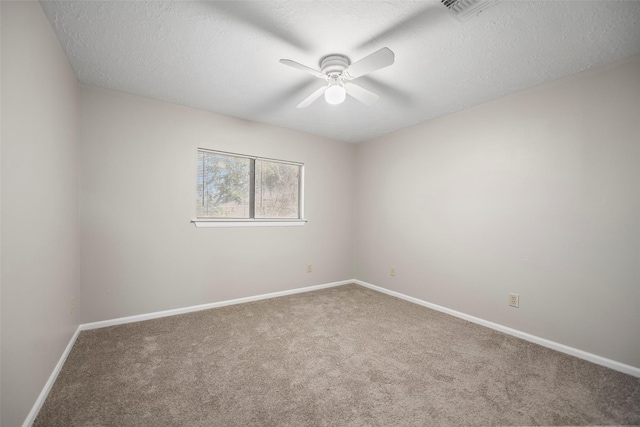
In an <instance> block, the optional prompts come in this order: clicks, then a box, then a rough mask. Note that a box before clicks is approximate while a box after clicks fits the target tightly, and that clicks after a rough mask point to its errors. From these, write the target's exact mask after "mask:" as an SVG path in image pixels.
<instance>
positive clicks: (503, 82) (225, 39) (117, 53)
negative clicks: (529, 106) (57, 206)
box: [41, 0, 640, 142]
mask: <svg viewBox="0 0 640 427" xmlns="http://www.w3.org/2000/svg"><path fill="white" fill-rule="evenodd" d="M41 3H42V5H43V8H44V10H45V13H46V14H47V17H48V18H49V20H50V21H51V24H52V25H53V27H54V29H55V31H56V33H57V35H58V37H59V39H60V41H61V44H62V46H63V47H64V49H65V51H66V53H67V56H68V57H69V60H70V62H71V65H72V67H73V69H74V71H75V73H76V75H77V76H78V80H79V81H80V82H81V83H85V84H90V85H97V86H101V87H105V88H109V89H114V90H119V91H124V92H129V93H133V94H138V95H143V96H147V97H151V98H156V99H160V100H165V101H169V102H173V103H177V104H183V105H188V106H193V107H197V108H201V109H205V110H209V111H214V112H218V113H222V114H227V115H230V116H234V117H239V118H243V119H247V120H253V121H258V122H263V123H269V124H273V125H277V126H282V127H286V128H290V129H296V130H300V131H303V132H307V133H312V134H318V135H324V136H328V137H331V138H335V139H340V140H344V141H350V142H358V141H363V140H366V139H369V138H373V137H376V136H378V135H381V134H384V133H388V132H392V131H395V130H397V129H400V128H403V127H406V126H410V125H413V124H416V123H420V122H423V121H426V120H429V119H432V118H434V117H438V116H441V115H444V114H447V113H450V112H453V111H457V110H460V109H464V108H468V107H470V106H473V105H476V104H479V103H482V102H486V101H489V100H492V99H496V98H499V97H502V96H504V95H507V94H511V93H514V92H517V91H520V90H523V89H526V88H529V87H533V86H536V85H539V84H541V83H545V82H547V81H550V80H554V79H557V78H560V77H562V76H566V75H569V74H573V73H576V72H579V71H582V70H585V69H588V68H591V67H595V66H599V65H603V64H606V63H609V62H612V61H616V60H619V59H622V58H626V57H629V56H632V55H635V54H638V53H640V1H616V0H602V1H503V2H498V3H496V4H495V5H493V6H492V7H490V8H489V9H487V10H485V11H484V12H482V13H481V14H480V15H479V16H476V17H473V18H471V19H469V20H466V21H463V22H461V21H459V20H457V19H455V18H454V17H453V16H452V15H451V14H450V13H449V11H448V10H447V9H446V8H445V7H444V6H443V5H442V4H441V3H440V2H439V1H438V0H431V1H421V2H410V1H314V2H309V1H255V2H248V1H235V2H219V1H194V2H186V1H171V2H162V1H60V2H56V1H43V2H41ZM384 46H386V47H389V48H390V49H391V50H393V51H394V52H395V55H396V61H395V64H393V65H392V66H390V67H387V68H384V69H381V70H378V71H376V72H374V73H372V74H370V75H368V76H364V77H361V78H359V79H357V80H356V81H355V82H357V83H358V84H359V85H361V86H363V87H365V88H366V89H369V90H371V91H373V92H375V93H377V94H378V95H380V100H379V101H378V102H377V103H376V104H374V105H372V106H365V105H363V104H361V103H359V102H358V101H356V100H355V99H353V98H350V97H347V100H346V101H345V102H344V103H343V104H340V105H337V106H333V105H328V104H327V103H326V102H324V100H323V99H322V98H320V99H318V100H317V101H316V102H315V103H313V104H312V105H311V106H309V107H308V108H305V109H297V108H296V105H297V104H298V103H299V102H300V101H301V100H303V99H304V98H305V97H306V96H307V95H309V94H311V93H312V92H313V91H314V90H316V89H317V88H319V87H321V86H322V85H323V84H324V83H323V81H322V80H320V79H317V78H315V77H313V76H312V75H309V74H305V73H302V72H300V71H299V70H296V69H293V68H291V67H287V66H285V65H282V64H280V63H279V62H278V60H279V59H281V58H287V59H292V60H294V61H297V62H300V63H302V64H305V65H307V66H309V67H312V68H316V69H317V68H319V66H318V62H319V60H320V58H321V57H323V56H325V55H327V54H330V53H341V54H344V55H347V56H348V57H349V58H350V59H351V61H352V62H354V61H357V60H358V59H360V58H362V57H364V56H367V55H368V54H370V53H372V52H374V51H376V50H378V49H379V48H381V47H384Z"/></svg>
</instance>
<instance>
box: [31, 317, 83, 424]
mask: <svg viewBox="0 0 640 427" xmlns="http://www.w3.org/2000/svg"><path fill="white" fill-rule="evenodd" d="M79 334H80V327H78V328H77V329H76V331H75V332H74V333H73V336H72V337H71V340H69V344H67V347H66V348H65V349H64V351H63V352H62V356H60V360H58V363H57V364H56V366H55V368H53V372H52V373H51V375H50V376H49V379H48V380H47V382H46V383H45V385H44V388H43V389H42V391H41V392H40V395H39V396H38V398H37V399H36V403H34V404H33V407H32V408H31V411H29V415H27V418H26V419H25V420H24V423H22V427H30V426H31V424H33V422H34V421H35V420H36V417H37V416H38V412H40V408H42V405H43V404H44V401H45V400H46V399H47V396H48V395H49V392H50V391H51V387H53V383H54V382H56V378H58V374H59V373H60V370H61V369H62V366H63V365H64V362H65V361H66V360H67V356H69V353H70V352H71V348H73V344H74V343H75V342H76V338H78V335H79Z"/></svg>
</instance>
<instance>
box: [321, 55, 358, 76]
mask: <svg viewBox="0 0 640 427" xmlns="http://www.w3.org/2000/svg"><path fill="white" fill-rule="evenodd" d="M349 65H351V61H349V58H347V57H346V56H344V55H338V54H333V55H327V56H325V57H323V58H322V59H321V60H320V71H321V72H322V74H325V75H327V76H331V75H340V74H342V72H343V71H344V70H346V69H347V67H348V66H349Z"/></svg>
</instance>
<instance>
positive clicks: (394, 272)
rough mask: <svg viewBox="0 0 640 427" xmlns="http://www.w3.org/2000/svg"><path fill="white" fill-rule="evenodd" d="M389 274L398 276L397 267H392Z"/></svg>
mask: <svg viewBox="0 0 640 427" xmlns="http://www.w3.org/2000/svg"><path fill="white" fill-rule="evenodd" d="M389 274H390V275H392V276H395V275H396V268H395V267H391V271H389Z"/></svg>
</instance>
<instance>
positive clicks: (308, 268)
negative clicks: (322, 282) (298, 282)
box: [307, 264, 313, 273]
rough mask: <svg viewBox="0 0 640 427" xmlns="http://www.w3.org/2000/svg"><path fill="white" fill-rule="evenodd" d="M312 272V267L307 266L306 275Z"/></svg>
mask: <svg viewBox="0 0 640 427" xmlns="http://www.w3.org/2000/svg"><path fill="white" fill-rule="evenodd" d="M312 271H313V265H311V264H307V273H311V272H312Z"/></svg>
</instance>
